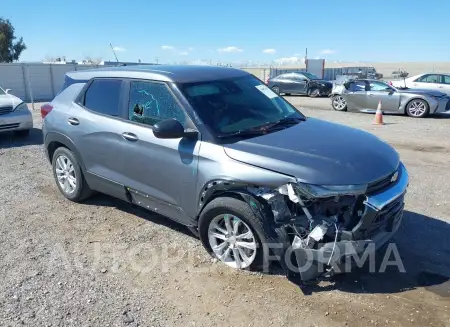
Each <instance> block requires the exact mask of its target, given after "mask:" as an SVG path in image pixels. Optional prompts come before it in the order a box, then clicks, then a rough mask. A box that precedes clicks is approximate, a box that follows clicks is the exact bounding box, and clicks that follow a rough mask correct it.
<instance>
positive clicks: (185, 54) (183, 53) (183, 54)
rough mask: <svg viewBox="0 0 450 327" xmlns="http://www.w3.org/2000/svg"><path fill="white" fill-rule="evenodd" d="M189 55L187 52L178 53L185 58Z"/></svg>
mask: <svg viewBox="0 0 450 327" xmlns="http://www.w3.org/2000/svg"><path fill="white" fill-rule="evenodd" d="M188 54H189V52H187V51H181V52H180V56H187V55H188Z"/></svg>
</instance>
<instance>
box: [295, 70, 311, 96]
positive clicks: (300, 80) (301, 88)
mask: <svg viewBox="0 0 450 327" xmlns="http://www.w3.org/2000/svg"><path fill="white" fill-rule="evenodd" d="M291 85H292V93H297V94H306V92H307V87H306V86H307V85H308V80H307V79H306V77H304V76H303V75H299V74H292V84H291Z"/></svg>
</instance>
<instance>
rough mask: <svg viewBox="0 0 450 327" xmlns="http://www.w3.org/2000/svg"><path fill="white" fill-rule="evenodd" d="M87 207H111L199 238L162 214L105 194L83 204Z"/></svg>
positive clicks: (96, 195) (97, 195)
mask: <svg viewBox="0 0 450 327" xmlns="http://www.w3.org/2000/svg"><path fill="white" fill-rule="evenodd" d="M83 204H85V205H94V206H102V207H111V208H116V209H118V210H120V211H123V212H126V213H129V214H132V215H135V216H137V217H139V218H142V219H144V220H146V221H148V222H150V223H153V224H157V225H162V226H165V227H168V228H170V229H173V230H174V231H176V232H180V233H183V234H185V235H187V236H190V237H193V238H197V237H196V236H195V235H194V234H193V233H192V232H191V231H190V230H189V228H187V227H186V226H184V225H182V224H180V223H178V222H176V221H173V220H171V219H169V218H166V217H164V216H162V215H160V214H157V213H154V212H151V211H148V210H145V209H144V208H141V207H139V206H137V205H135V204H132V203H129V202H126V201H122V200H120V199H116V198H113V197H111V196H109V195H105V194H100V193H98V194H95V195H93V196H92V197H91V198H89V199H87V200H86V201H84V202H83Z"/></svg>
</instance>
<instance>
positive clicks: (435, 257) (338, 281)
mask: <svg viewBox="0 0 450 327" xmlns="http://www.w3.org/2000/svg"><path fill="white" fill-rule="evenodd" d="M84 204H86V205H95V206H108V207H114V208H116V209H118V210H121V211H123V212H126V213H129V214H132V215H135V216H137V217H140V218H142V219H144V220H145V221H147V222H150V223H154V224H158V225H162V226H165V227H168V228H171V229H173V230H174V231H176V232H180V233H183V234H185V235H187V236H189V237H192V238H195V239H198V237H197V236H195V235H194V234H193V233H192V232H191V231H190V230H189V228H187V227H186V226H184V225H182V224H179V223H177V222H175V221H173V220H171V219H168V218H166V217H164V216H161V215H159V214H157V213H153V212H150V211H147V210H145V209H143V208H140V207H138V206H136V205H133V204H130V203H128V202H125V201H122V200H118V199H116V198H113V197H110V196H108V195H104V194H96V195H95V196H93V197H92V198H90V199H88V200H86V201H85V202H84ZM448 235H450V224H449V223H447V222H445V221H442V220H439V219H436V218H432V217H428V216H425V215H422V214H418V213H414V212H411V211H405V213H404V220H403V223H402V225H401V228H400V229H399V230H398V232H397V234H396V236H395V238H394V239H393V242H391V245H393V246H394V247H393V248H391V250H388V249H389V245H388V247H387V248H386V247H384V248H383V249H381V250H379V251H378V252H377V254H376V256H375V266H374V267H375V269H374V270H373V269H372V267H371V264H370V262H369V261H368V262H366V264H364V265H362V266H361V267H354V268H352V270H351V271H350V272H347V273H343V274H338V275H334V276H333V277H331V278H327V279H322V280H320V281H323V282H325V285H322V284H323V283H317V282H318V281H316V282H313V283H301V282H300V281H299V280H296V279H291V278H289V280H290V281H291V282H292V283H294V284H296V285H297V286H298V287H299V289H300V290H301V291H302V292H303V294H305V295H311V294H313V293H318V292H324V291H330V290H340V291H342V292H348V293H368V294H395V293H401V292H405V291H408V290H414V289H417V288H420V287H423V288H425V289H427V290H428V291H430V292H433V293H435V294H437V295H439V296H441V297H445V298H448V299H450V243H449V242H448ZM392 249H393V250H394V251H392ZM396 255H397V256H398V257H397V258H400V259H401V260H397V261H396V260H395V259H396ZM272 266H273V267H271V269H270V271H269V272H266V273H265V274H268V275H285V272H284V271H283V269H282V268H281V266H280V265H279V264H277V263H275V264H273V265H272ZM383 266H384V267H385V269H384V270H383Z"/></svg>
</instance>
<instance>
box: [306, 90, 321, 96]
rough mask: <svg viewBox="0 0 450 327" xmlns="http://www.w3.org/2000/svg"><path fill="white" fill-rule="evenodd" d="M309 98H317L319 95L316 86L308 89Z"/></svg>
mask: <svg viewBox="0 0 450 327" xmlns="http://www.w3.org/2000/svg"><path fill="white" fill-rule="evenodd" d="M308 95H309V97H310V98H317V97H318V96H319V95H320V90H319V89H318V88H313V89H310V90H309V91H308Z"/></svg>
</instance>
